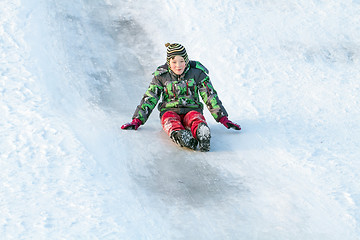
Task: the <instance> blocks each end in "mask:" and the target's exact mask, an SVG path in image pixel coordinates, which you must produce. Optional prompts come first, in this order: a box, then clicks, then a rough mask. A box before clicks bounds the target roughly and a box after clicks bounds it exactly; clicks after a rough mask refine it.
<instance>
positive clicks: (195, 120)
mask: <svg viewBox="0 0 360 240" xmlns="http://www.w3.org/2000/svg"><path fill="white" fill-rule="evenodd" d="M183 123H184V126H185V128H187V129H190V131H191V133H192V135H193V136H194V138H197V136H196V131H197V129H198V127H199V124H200V123H205V124H206V125H207V123H206V120H205V117H204V115H202V114H201V113H199V112H197V111H191V112H188V113H187V114H186V115H185V116H184V120H183Z"/></svg>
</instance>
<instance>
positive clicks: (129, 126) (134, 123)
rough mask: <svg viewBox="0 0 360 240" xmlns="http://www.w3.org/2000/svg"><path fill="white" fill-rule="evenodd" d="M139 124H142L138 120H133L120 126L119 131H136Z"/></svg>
mask: <svg viewBox="0 0 360 240" xmlns="http://www.w3.org/2000/svg"><path fill="white" fill-rule="evenodd" d="M141 124H142V122H141V120H140V119H138V118H134V119H133V120H132V121H131V122H130V123H125V124H124V125H122V126H121V129H126V130H128V129H130V130H137V129H138V128H139V127H140V125H141Z"/></svg>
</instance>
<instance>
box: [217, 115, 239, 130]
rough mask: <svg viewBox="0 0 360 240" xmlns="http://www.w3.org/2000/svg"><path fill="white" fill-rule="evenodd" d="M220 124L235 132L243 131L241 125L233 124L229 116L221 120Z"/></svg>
mask: <svg viewBox="0 0 360 240" xmlns="http://www.w3.org/2000/svg"><path fill="white" fill-rule="evenodd" d="M219 122H220V123H222V125H224V126H225V127H226V128H228V129H229V128H233V129H235V130H241V127H240V125H239V124H236V123H233V122H232V121H230V120H229V119H228V118H227V116H223V117H222V118H220V120H219Z"/></svg>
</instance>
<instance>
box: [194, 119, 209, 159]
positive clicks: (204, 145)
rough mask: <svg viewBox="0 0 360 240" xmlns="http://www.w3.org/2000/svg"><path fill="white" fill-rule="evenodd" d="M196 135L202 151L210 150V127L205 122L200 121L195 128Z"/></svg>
mask: <svg viewBox="0 0 360 240" xmlns="http://www.w3.org/2000/svg"><path fill="white" fill-rule="evenodd" d="M196 137H197V140H198V141H199V148H200V151H202V152H208V151H209V150H210V138H211V134H210V128H209V127H208V126H207V125H206V124H205V123H200V124H199V126H198V128H197V130H196Z"/></svg>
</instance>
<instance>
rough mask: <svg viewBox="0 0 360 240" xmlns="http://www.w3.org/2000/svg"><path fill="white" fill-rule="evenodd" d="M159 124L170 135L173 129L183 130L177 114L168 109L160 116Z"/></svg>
mask: <svg viewBox="0 0 360 240" xmlns="http://www.w3.org/2000/svg"><path fill="white" fill-rule="evenodd" d="M161 125H162V127H163V129H164V131H165V132H166V133H167V134H168V135H169V136H170V135H171V133H172V132H173V131H179V130H184V129H185V127H184V126H183V125H182V123H181V117H180V116H179V114H177V113H175V112H172V111H168V112H166V113H164V115H162V117H161Z"/></svg>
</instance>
